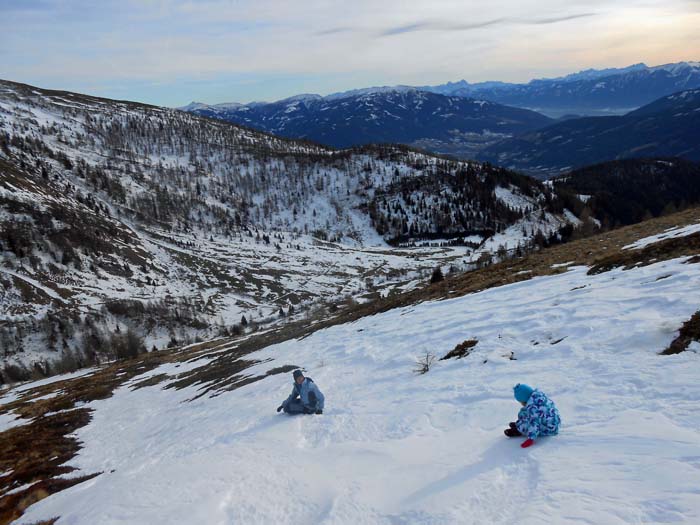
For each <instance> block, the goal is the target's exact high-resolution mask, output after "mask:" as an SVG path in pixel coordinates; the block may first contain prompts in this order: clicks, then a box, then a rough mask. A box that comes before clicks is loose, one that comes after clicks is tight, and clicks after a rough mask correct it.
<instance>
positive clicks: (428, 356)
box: [413, 352, 435, 375]
mask: <svg viewBox="0 0 700 525" xmlns="http://www.w3.org/2000/svg"><path fill="white" fill-rule="evenodd" d="M434 361H435V354H433V353H432V352H426V353H425V355H423V356H421V357H419V358H418V359H416V367H415V368H414V369H413V371H414V372H415V373H416V374H420V375H423V374H426V373H428V372H429V371H430V368H431V367H432V366H433V362H434Z"/></svg>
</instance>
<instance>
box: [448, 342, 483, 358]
mask: <svg viewBox="0 0 700 525" xmlns="http://www.w3.org/2000/svg"><path fill="white" fill-rule="evenodd" d="M478 342H479V341H478V340H477V339H467V340H466V341H462V342H461V343H459V344H458V345H457V346H455V347H454V348H453V349H452V350H450V351H449V352H447V353H446V354H445V355H444V356H443V357H441V358H440V361H444V360H445V359H453V358H456V359H462V358H463V357H466V356H468V355H469V354H470V353H471V351H472V348H474V347H475V346H476V345H477V343H478Z"/></svg>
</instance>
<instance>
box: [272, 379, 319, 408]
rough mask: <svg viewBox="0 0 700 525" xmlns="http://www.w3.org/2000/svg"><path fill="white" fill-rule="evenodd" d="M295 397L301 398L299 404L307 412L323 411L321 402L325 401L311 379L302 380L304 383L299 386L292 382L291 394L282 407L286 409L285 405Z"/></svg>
mask: <svg viewBox="0 0 700 525" xmlns="http://www.w3.org/2000/svg"><path fill="white" fill-rule="evenodd" d="M310 394H311V395H310ZM297 397H300V398H301V404H302V405H304V408H308V409H309V410H313V411H316V410H323V402H324V401H325V397H324V396H323V394H322V393H321V391H320V390H319V388H318V387H317V386H316V383H314V382H313V380H312V379H311V378H308V377H306V378H304V382H303V383H302V384H301V385H298V384H297V383H296V382H294V386H293V387H292V393H291V394H289V397H288V398H287V399H285V400H284V403H282V407H284V408H286V407H287V405H288V404H289V403H291V402H292V401H294V400H295V399H296V398H297ZM314 398H315V401H314Z"/></svg>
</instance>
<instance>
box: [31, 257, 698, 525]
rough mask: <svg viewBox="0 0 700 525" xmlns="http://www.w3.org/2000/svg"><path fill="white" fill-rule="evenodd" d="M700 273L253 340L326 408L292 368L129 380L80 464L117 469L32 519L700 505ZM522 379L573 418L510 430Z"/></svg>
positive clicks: (605, 279) (489, 519)
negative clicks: (293, 396)
mask: <svg viewBox="0 0 700 525" xmlns="http://www.w3.org/2000/svg"><path fill="white" fill-rule="evenodd" d="M665 275H670V276H669V277H667V278H664V279H662V280H659V281H657V280H656V279H657V278H658V277H660V276H665ZM698 286H700V266H698V265H697V264H684V263H683V260H674V261H669V262H664V263H658V264H654V265H651V266H646V267H642V268H636V269H634V270H629V271H622V270H614V271H611V272H607V273H603V274H600V275H596V276H588V275H586V268H583V267H572V268H570V270H569V271H568V272H567V273H565V274H561V275H556V276H549V277H539V278H535V279H532V280H530V281H525V282H521V283H517V284H512V285H508V286H504V287H501V288H495V289H490V290H486V291H484V292H481V293H478V294H473V295H469V296H465V297H461V298H457V299H452V300H448V301H441V302H431V303H424V304H421V305H417V306H413V307H409V308H403V309H397V310H392V311H389V312H387V313H384V314H380V315H375V316H372V317H368V318H363V319H361V320H359V321H357V322H355V323H352V324H347V325H342V326H336V327H333V328H329V329H326V330H323V331H319V332H317V333H315V334H313V335H312V336H310V337H308V338H306V339H303V340H301V341H289V342H286V343H282V344H279V345H275V346H272V347H268V348H266V349H264V350H262V351H260V352H257V353H255V354H252V355H251V356H249V357H253V358H258V359H264V358H268V357H272V358H273V359H274V362H268V363H264V364H260V365H257V366H256V367H254V369H252V370H249V371H248V373H250V374H257V373H263V372H265V371H267V370H269V369H270V368H272V367H274V366H280V365H282V364H296V365H300V366H304V367H306V368H307V369H308V375H309V376H310V377H312V378H313V379H314V380H315V381H316V383H317V384H318V385H319V387H320V388H321V389H322V391H323V392H324V393H325V395H326V410H325V413H324V415H322V416H297V417H289V416H285V415H279V414H276V413H275V412H274V409H275V407H276V406H278V405H279V403H280V402H281V401H282V400H283V399H284V398H285V397H286V396H287V395H288V393H289V391H290V389H291V376H290V375H289V374H285V375H283V376H272V377H270V378H267V379H265V380H263V381H260V382H257V383H253V384H251V385H248V386H245V387H243V388H241V389H239V390H236V391H233V392H227V393H224V394H222V395H220V396H218V397H214V398H200V399H198V400H196V401H192V402H185V401H186V400H187V399H190V398H192V397H193V395H194V394H195V390H194V389H193V388H189V389H186V390H182V391H174V390H162V389H160V388H159V387H149V388H144V389H140V390H136V391H131V390H130V389H129V388H128V387H123V388H121V389H119V390H118V391H117V392H116V393H115V395H114V396H113V397H112V398H110V399H107V400H103V401H97V402H93V403H92V404H91V406H92V407H93V408H95V413H94V419H93V421H92V422H91V423H90V424H89V425H88V426H87V427H84V428H82V429H80V430H79V431H78V432H77V435H78V438H79V439H80V440H81V441H83V442H84V444H85V448H84V449H83V450H81V451H80V453H79V455H78V456H77V457H76V458H75V459H74V461H73V462H72V464H74V465H75V466H78V467H80V469H81V473H90V472H95V471H103V472H104V474H102V475H100V476H98V477H97V478H95V479H93V480H90V481H88V482H85V483H82V484H80V485H77V486H75V487H73V488H71V489H68V490H66V491H64V492H61V493H58V494H56V495H53V496H51V497H49V498H47V499H45V500H43V501H41V502H39V503H38V504H36V505H34V506H32V507H30V509H29V511H28V512H27V514H26V515H25V516H24V517H23V518H22V520H20V522H21V523H32V522H33V521H36V520H40V519H46V518H48V517H52V516H61V519H60V520H59V521H58V524H67V523H70V524H83V523H85V524H98V523H99V524H122V523H129V524H137V523H144V524H148V523H183V524H184V523H215V524H229V523H231V524H232V523H246V524H249V523H294V524H296V523H324V524H331V523H386V524H397V523H461V524H464V523H474V524H480V523H512V522H516V521H517V522H518V523H525V524H541V523H590V524H598V523H606V524H622V523H662V522H663V523H697V522H698V520H700V489H698V487H700V453H699V452H698V451H700V422H699V421H698V418H697V413H696V412H697V400H698V398H700V382H699V381H698V371H697V370H698V368H697V358H698V356H697V353H695V352H692V351H691V352H685V353H682V354H679V355H676V356H659V355H658V354H657V353H658V352H659V351H660V350H662V349H664V348H665V347H666V346H667V345H668V343H669V342H670V341H671V340H672V339H673V338H674V337H675V334H676V331H677V329H678V327H679V326H680V325H681V324H682V322H683V321H684V320H685V319H687V318H688V317H690V315H692V314H693V313H694V312H695V311H696V310H697V308H698V303H697V296H696V295H695V294H691V293H688V290H692V289H698ZM472 337H473V338H477V339H478V340H479V343H478V345H477V346H476V347H475V349H474V351H473V353H472V354H471V355H469V356H467V357H465V358H463V359H461V360H449V361H438V362H436V363H435V365H434V366H433V369H432V370H430V371H429V372H428V373H427V374H425V375H422V376H418V375H415V374H414V373H413V372H412V369H413V367H414V359H415V357H416V356H419V355H420V354H421V353H425V352H426V351H430V352H433V353H435V354H436V355H438V356H439V357H440V356H442V355H444V354H445V353H447V352H448V351H449V350H451V349H452V348H453V347H454V346H455V345H456V344H458V343H460V342H461V341H463V340H465V339H468V338H472ZM511 355H512V356H513V357H514V358H515V360H511V359H510V358H511ZM168 366H169V367H172V366H173V365H168ZM161 371H162V370H161ZM167 371H168V372H173V371H174V370H172V369H168V370H167ZM155 372H156V371H152V372H150V373H151V374H152V373H155ZM138 380H139V378H135V379H134V382H136V381H138ZM517 382H527V383H529V384H531V385H533V386H537V387H540V388H541V389H542V390H544V391H545V392H547V393H548V394H549V395H550V396H551V397H552V398H553V399H554V400H555V402H556V403H557V405H558V406H559V409H560V411H561V414H562V420H563V425H562V431H561V434H560V435H559V436H557V437H553V438H543V439H540V440H538V441H537V442H536V444H535V446H534V447H531V448H530V449H527V450H523V449H521V448H520V447H519V446H518V445H519V444H520V441H521V440H520V439H517V440H508V439H507V438H505V437H504V436H503V433H502V430H503V428H505V427H506V426H507V424H508V422H509V421H513V420H514V419H515V417H516V414H517V411H518V408H519V405H518V404H517V403H516V402H515V401H514V399H513V397H512V386H513V385H514V384H515V383H517Z"/></svg>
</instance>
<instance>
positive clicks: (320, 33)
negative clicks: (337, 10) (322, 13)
mask: <svg viewBox="0 0 700 525" xmlns="http://www.w3.org/2000/svg"><path fill="white" fill-rule="evenodd" d="M352 31H355V30H354V29H353V28H352V27H331V28H329V29H323V30H321V31H316V32H315V33H314V35H316V36H328V35H337V34H339V33H350V32H352Z"/></svg>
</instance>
